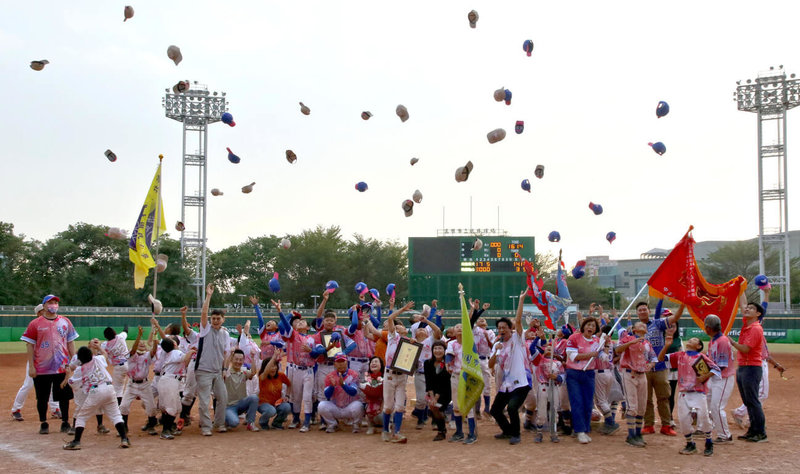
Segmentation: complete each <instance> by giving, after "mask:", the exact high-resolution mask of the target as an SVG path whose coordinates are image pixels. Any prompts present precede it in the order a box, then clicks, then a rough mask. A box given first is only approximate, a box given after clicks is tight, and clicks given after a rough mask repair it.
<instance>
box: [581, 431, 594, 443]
mask: <svg viewBox="0 0 800 474" xmlns="http://www.w3.org/2000/svg"><path fill="white" fill-rule="evenodd" d="M590 441H591V439H590V438H589V435H587V434H586V433H578V442H579V443H581V444H589V442H590Z"/></svg>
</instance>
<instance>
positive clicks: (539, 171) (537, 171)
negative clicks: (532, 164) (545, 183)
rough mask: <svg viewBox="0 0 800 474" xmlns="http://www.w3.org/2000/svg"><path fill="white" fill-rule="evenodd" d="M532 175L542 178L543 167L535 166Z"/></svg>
mask: <svg viewBox="0 0 800 474" xmlns="http://www.w3.org/2000/svg"><path fill="white" fill-rule="evenodd" d="M533 175H534V176H536V177H537V178H539V179H542V178H543V177H544V165H536V169H535V170H533Z"/></svg>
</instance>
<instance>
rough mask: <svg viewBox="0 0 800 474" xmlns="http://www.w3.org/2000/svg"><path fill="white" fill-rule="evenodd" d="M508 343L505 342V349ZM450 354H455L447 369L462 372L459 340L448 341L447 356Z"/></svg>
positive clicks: (451, 371)
mask: <svg viewBox="0 0 800 474" xmlns="http://www.w3.org/2000/svg"><path fill="white" fill-rule="evenodd" d="M507 345H508V344H503V349H505V348H506V346H507ZM448 355H451V356H453V357H452V360H451V361H450V363H448V364H447V370H448V371H449V372H450V373H451V374H460V373H461V343H460V342H458V340H456V339H453V340H452V341H450V342H448V343H447V350H446V351H445V357H447V356H448Z"/></svg>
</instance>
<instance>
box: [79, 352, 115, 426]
mask: <svg viewBox="0 0 800 474" xmlns="http://www.w3.org/2000/svg"><path fill="white" fill-rule="evenodd" d="M107 367H108V365H107V364H106V358H105V357H103V356H94V357H93V358H92V360H91V361H89V362H87V363H85V364H83V365H81V378H80V384H81V387H80V391H82V392H83V393H85V394H86V398H85V399H84V400H83V402H82V404H81V406H80V409H78V411H77V413H76V415H75V427H76V428H85V427H86V420H88V419H89V417H91V416H94V415H96V414H97V413H100V412H102V413H105V414H106V415H108V416H109V417H110V418H111V424H112V425H116V424H117V423H122V415H121V414H120V412H119V405H118V404H117V395H116V392H115V391H114V387H113V385H112V382H111V375H110V374H109V373H108V370H107Z"/></svg>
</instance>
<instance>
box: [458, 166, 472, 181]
mask: <svg viewBox="0 0 800 474" xmlns="http://www.w3.org/2000/svg"><path fill="white" fill-rule="evenodd" d="M470 173H472V162H471V161H467V164H466V165H464V166H459V167H458V168H457V169H456V182H457V183H462V182H464V181H466V180H467V178H469V175H470Z"/></svg>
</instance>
